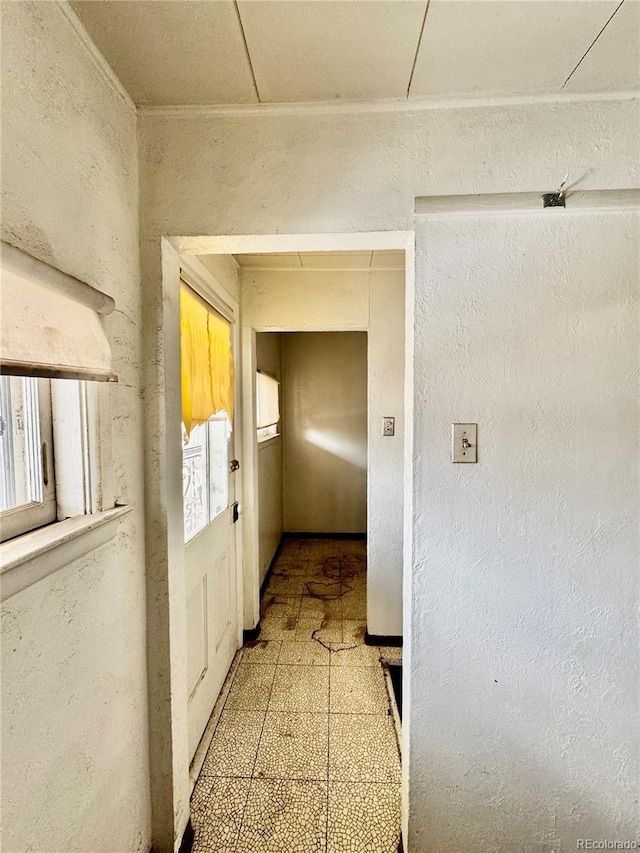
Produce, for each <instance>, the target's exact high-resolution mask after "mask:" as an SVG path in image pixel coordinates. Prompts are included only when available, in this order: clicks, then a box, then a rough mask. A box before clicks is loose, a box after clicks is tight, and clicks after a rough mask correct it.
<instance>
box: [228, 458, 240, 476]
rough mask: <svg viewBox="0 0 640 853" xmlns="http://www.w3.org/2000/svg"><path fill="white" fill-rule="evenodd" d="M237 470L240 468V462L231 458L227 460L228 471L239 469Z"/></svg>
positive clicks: (231, 472)
mask: <svg viewBox="0 0 640 853" xmlns="http://www.w3.org/2000/svg"><path fill="white" fill-rule="evenodd" d="M239 470H240V463H239V462H238V460H237V459H232V460H231V462H229V473H230V474H233V472H234V471H239Z"/></svg>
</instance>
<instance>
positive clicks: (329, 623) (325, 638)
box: [313, 619, 343, 645]
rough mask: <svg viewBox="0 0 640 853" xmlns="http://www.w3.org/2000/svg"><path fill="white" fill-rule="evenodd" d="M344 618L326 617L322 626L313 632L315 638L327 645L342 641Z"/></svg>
mask: <svg viewBox="0 0 640 853" xmlns="http://www.w3.org/2000/svg"><path fill="white" fill-rule="evenodd" d="M342 624H343V623H342V619H325V620H324V621H323V622H322V625H321V626H320V628H318V630H317V631H315V632H314V634H313V639H315V640H319V641H320V642H321V643H324V644H325V645H329V644H331V643H342V640H343V637H342Z"/></svg>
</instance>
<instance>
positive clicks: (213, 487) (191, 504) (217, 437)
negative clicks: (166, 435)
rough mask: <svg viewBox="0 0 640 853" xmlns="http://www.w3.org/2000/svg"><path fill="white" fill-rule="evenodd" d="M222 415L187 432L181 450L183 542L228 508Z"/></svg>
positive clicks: (225, 419) (226, 447) (226, 430)
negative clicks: (187, 435) (187, 438)
mask: <svg viewBox="0 0 640 853" xmlns="http://www.w3.org/2000/svg"><path fill="white" fill-rule="evenodd" d="M230 437H231V425H230V423H229V419H228V417H227V416H226V414H224V413H222V414H220V415H214V416H213V417H212V418H210V419H209V420H208V421H207V422H206V423H204V424H200V425H199V426H196V427H194V428H193V429H192V430H191V434H190V436H189V440H188V442H187V443H186V444H184V445H183V448H182V487H183V496H184V541H185V542H188V541H189V540H190V539H193V537H194V536H195V535H196V534H197V533H199V532H200V531H201V530H203V529H204V528H205V527H206V526H207V525H208V524H209V523H210V522H211V521H213V519H214V518H216V517H217V516H218V515H220V513H221V512H224V511H225V509H227V507H228V506H229V439H230Z"/></svg>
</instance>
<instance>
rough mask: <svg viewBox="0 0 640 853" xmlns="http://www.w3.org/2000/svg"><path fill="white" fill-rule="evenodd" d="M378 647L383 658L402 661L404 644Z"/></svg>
mask: <svg viewBox="0 0 640 853" xmlns="http://www.w3.org/2000/svg"><path fill="white" fill-rule="evenodd" d="M378 648H379V649H380V657H381V658H384V659H385V660H391V661H398V660H399V661H401V662H402V646H398V647H396V646H378Z"/></svg>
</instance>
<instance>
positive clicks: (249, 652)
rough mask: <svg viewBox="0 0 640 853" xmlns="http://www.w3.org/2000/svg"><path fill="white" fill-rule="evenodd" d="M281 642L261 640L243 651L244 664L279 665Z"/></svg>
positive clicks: (247, 646)
mask: <svg viewBox="0 0 640 853" xmlns="http://www.w3.org/2000/svg"><path fill="white" fill-rule="evenodd" d="M280 646H281V642H280V640H265V639H262V638H260V639H259V640H256V641H255V642H254V643H250V644H249V645H246V646H244V648H243V649H242V663H277V662H278V657H279V655H280Z"/></svg>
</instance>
